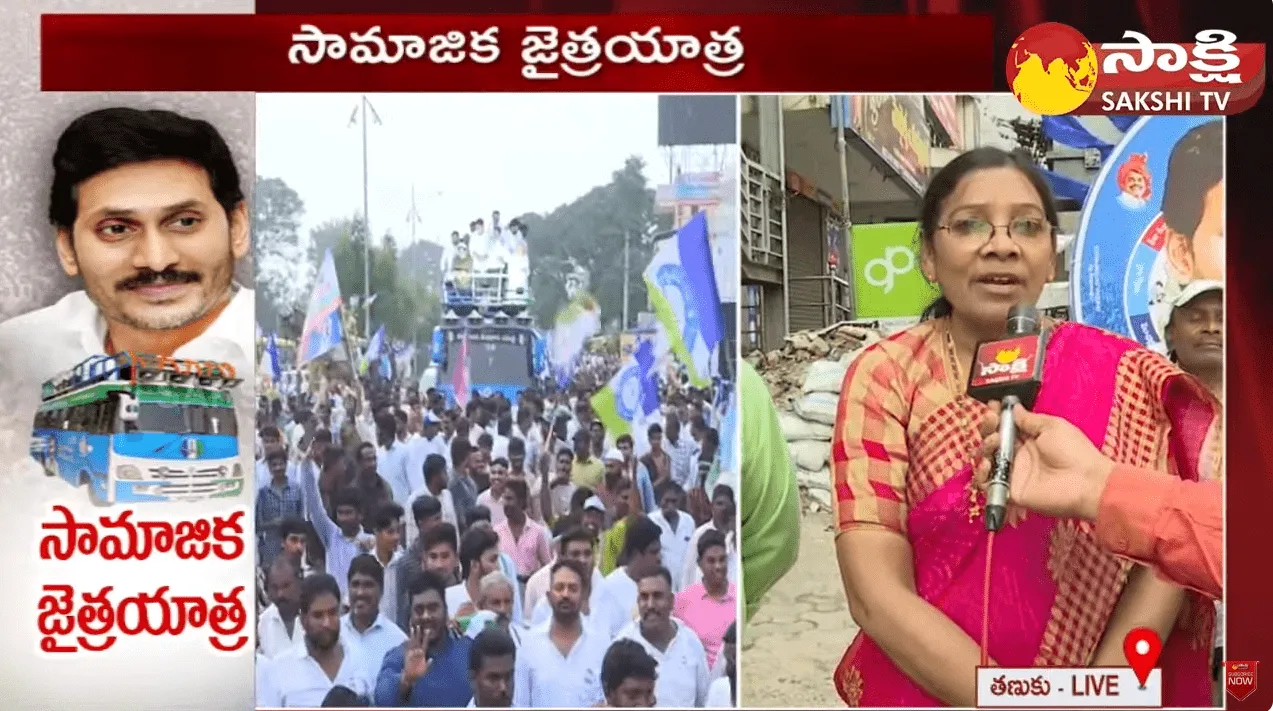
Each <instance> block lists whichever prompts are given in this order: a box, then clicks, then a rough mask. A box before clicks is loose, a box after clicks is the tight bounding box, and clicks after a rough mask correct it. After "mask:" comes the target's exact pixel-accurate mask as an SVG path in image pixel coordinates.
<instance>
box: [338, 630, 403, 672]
mask: <svg viewBox="0 0 1273 711" xmlns="http://www.w3.org/2000/svg"><path fill="white" fill-rule="evenodd" d="M340 638H341V639H342V640H351V641H353V640H356V641H357V642H358V647H359V650H360V651H361V652H362V654H361V655H360V659H361V661H362V663H363V671H364V675H365V676H366V678H368V679H370V680H371V681H372V683H373V684H374V683H375V680H376V678H377V677H378V676H380V665H381V664H383V663H384V661H385V654H388V653H389V650H391V649H394V648H396V647H397V646H398V645H400V644H402V643H403V642H405V641H407V635H406V633H404V632H403V631H402V629H401V628H399V627H398V626H397V625H395V624H394V623H393V620H391V619H389V618H388V617H386V616H385V615H384V614H383V613H382V614H379V615H376V620H375V622H372V623H371V626H370V627H368V628H367V631H365V632H359V631H358V630H357V629H355V628H354V620H353V617H352V616H351V615H350V614H349V613H346V614H345V615H344V616H343V617H341V618H340Z"/></svg>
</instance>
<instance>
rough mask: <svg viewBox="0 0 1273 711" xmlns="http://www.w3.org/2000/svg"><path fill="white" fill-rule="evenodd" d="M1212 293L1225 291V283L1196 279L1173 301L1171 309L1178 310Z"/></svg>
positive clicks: (1186, 285)
mask: <svg viewBox="0 0 1273 711" xmlns="http://www.w3.org/2000/svg"><path fill="white" fill-rule="evenodd" d="M1212 291H1224V282H1222V281H1215V280H1214V279H1195V280H1193V281H1191V282H1189V283H1188V284H1185V286H1184V288H1182V289H1181V290H1180V294H1179V295H1178V296H1177V297H1176V298H1175V299H1173V300H1172V302H1171V308H1173V309H1178V308H1180V307H1181V306H1184V305H1185V304H1187V303H1189V302H1190V301H1193V300H1194V299H1196V298H1198V297H1199V296H1202V295H1203V294H1206V293H1208V292H1212Z"/></svg>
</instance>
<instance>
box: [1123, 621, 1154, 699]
mask: <svg viewBox="0 0 1273 711" xmlns="http://www.w3.org/2000/svg"><path fill="white" fill-rule="evenodd" d="M1123 654H1124V655H1125V656H1126V657H1127V661H1128V662H1129V663H1130V664H1131V667H1132V671H1134V672H1136V680H1137V681H1139V682H1140V688H1142V689H1143V688H1145V682H1146V681H1148V680H1149V672H1151V671H1153V669H1154V665H1156V664H1158V655H1160V654H1162V640H1161V639H1159V638H1158V633H1157V632H1155V631H1153V630H1151V629H1149V628H1148V627H1137V628H1136V629H1134V630H1132V631H1131V632H1128V633H1127V636H1126V637H1125V638H1123Z"/></svg>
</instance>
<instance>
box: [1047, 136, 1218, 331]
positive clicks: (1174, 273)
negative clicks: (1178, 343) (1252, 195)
mask: <svg viewBox="0 0 1273 711" xmlns="http://www.w3.org/2000/svg"><path fill="white" fill-rule="evenodd" d="M1222 120H1223V119H1217V118H1215V117H1205V116H1153V117H1144V118H1141V119H1140V120H1139V121H1137V122H1136V123H1135V124H1133V125H1132V127H1131V128H1130V129H1128V131H1127V133H1126V135H1124V136H1123V140H1122V141H1120V142H1119V144H1118V145H1117V146H1115V147H1114V150H1113V152H1112V153H1111V154H1110V156H1109V158H1108V159H1107V160H1106V162H1105V165H1104V166H1103V167H1102V168H1101V172H1100V174H1099V175H1098V176H1097V178H1096V182H1095V183H1093V185H1092V189H1091V192H1090V193H1089V194H1088V198H1087V200H1086V201H1085V203H1084V205H1083V213H1082V216H1081V218H1080V220H1079V229H1078V234H1077V236H1076V238H1075V245H1074V248H1073V249H1074V252H1073V265H1072V266H1071V270H1070V308H1071V315H1072V317H1073V318H1074V320H1076V321H1080V322H1082V323H1086V324H1090V325H1092V326H1098V327H1100V328H1104V329H1106V330H1108V331H1112V332H1114V333H1118V334H1121V335H1124V336H1128V337H1130V338H1134V339H1136V340H1137V341H1139V342H1141V343H1142V344H1144V345H1146V346H1149V347H1151V348H1155V349H1157V350H1160V351H1164V352H1165V347H1164V345H1163V331H1164V329H1165V328H1166V325H1167V320H1168V317H1169V316H1170V314H1171V303H1172V300H1174V299H1175V298H1176V296H1177V295H1178V294H1179V293H1180V291H1181V289H1182V288H1183V287H1184V286H1185V285H1187V284H1188V283H1189V282H1190V281H1192V280H1194V279H1215V280H1222V279H1223V278H1224V257H1223V249H1224V223H1223V206H1224V191H1223V179H1222V176H1223V161H1224V154H1223V151H1224V143H1223V126H1222V124H1221V121H1222Z"/></svg>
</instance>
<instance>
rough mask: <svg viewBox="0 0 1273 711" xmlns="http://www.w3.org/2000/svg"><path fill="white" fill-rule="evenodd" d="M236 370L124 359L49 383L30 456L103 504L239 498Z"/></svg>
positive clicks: (85, 365)
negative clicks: (235, 392) (235, 408)
mask: <svg viewBox="0 0 1273 711" xmlns="http://www.w3.org/2000/svg"><path fill="white" fill-rule="evenodd" d="M240 382H241V380H240V379H239V378H237V377H236V376H235V372H234V367H233V366H231V365H230V364H228V363H216V362H213V361H194V360H184V359H178V358H167V357H162V356H154V355H145V354H135V353H119V354H116V355H113V356H93V357H91V358H88V359H87V360H85V361H84V362H82V363H80V364H79V365H77V366H75V367H74V368H72V369H71V370H69V371H66V372H64V373H62V374H60V375H58V376H57V377H55V378H53V379H51V380H49V381H47V382H46V383H44V386H43V390H42V392H41V401H42V402H41V404H40V407H39V409H38V410H37V411H36V415H35V425H34V428H33V432H32V440H31V456H32V457H33V458H34V459H35V460H36V461H37V462H38V463H40V464H41V465H42V466H43V467H44V472H45V474H47V475H48V476H51V477H52V476H58V477H61V478H62V479H64V480H65V481H66V482H67V483H69V484H71V485H72V486H84V487H86V488H87V489H88V495H89V498H90V499H91V500H92V501H93V503H95V504H98V505H111V504H116V503H138V502H148V501H191V500H200V499H207V498H223V497H232V496H238V495H239V494H241V493H242V492H243V486H244V472H243V465H242V464H241V463H240V461H239V437H238V434H239V433H238V421H237V419H236V415H235V411H234V399H233V388H234V387H235V386H236V385H238V384H239V383H240Z"/></svg>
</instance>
